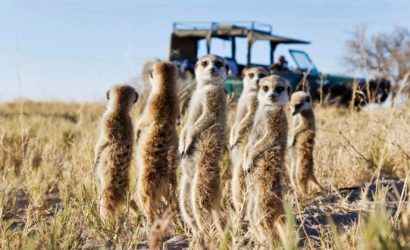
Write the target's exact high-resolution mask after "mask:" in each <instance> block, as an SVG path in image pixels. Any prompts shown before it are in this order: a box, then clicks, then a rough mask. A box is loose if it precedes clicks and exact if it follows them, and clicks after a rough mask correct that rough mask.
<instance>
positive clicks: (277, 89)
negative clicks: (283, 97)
mask: <svg viewBox="0 0 410 250" xmlns="http://www.w3.org/2000/svg"><path fill="white" fill-rule="evenodd" d="M284 90H285V88H284V87H282V86H278V87H276V88H275V92H276V93H282V92H283V91H284Z"/></svg>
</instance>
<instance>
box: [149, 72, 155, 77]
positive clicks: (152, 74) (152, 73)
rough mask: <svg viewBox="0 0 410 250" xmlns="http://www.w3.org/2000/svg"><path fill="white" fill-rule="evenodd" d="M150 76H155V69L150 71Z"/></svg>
mask: <svg viewBox="0 0 410 250" xmlns="http://www.w3.org/2000/svg"><path fill="white" fill-rule="evenodd" d="M149 77H151V78H154V70H151V71H150V72H149Z"/></svg>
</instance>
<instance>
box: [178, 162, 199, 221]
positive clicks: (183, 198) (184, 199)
mask: <svg viewBox="0 0 410 250" xmlns="http://www.w3.org/2000/svg"><path fill="white" fill-rule="evenodd" d="M181 166H182V177H181V181H180V188H179V209H180V212H181V217H182V220H183V221H184V222H185V223H186V224H187V225H188V227H189V228H191V229H195V228H196V226H195V220H194V217H193V213H192V205H191V193H192V178H193V177H192V173H191V171H192V170H193V169H192V168H193V167H194V166H193V163H192V159H183V160H182V161H181Z"/></svg>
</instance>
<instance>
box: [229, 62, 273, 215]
mask: <svg viewBox="0 0 410 250" xmlns="http://www.w3.org/2000/svg"><path fill="white" fill-rule="evenodd" d="M268 75H269V73H268V72H267V71H266V70H265V69H264V68H262V67H253V68H250V69H247V70H246V71H245V72H244V79H243V91H242V94H241V96H240V98H239V100H238V105H237V110H236V115H235V120H234V123H233V125H232V129H231V134H230V142H229V145H230V149H231V161H232V165H233V168H232V169H233V171H232V182H231V191H232V201H233V205H234V208H235V210H236V211H237V212H239V211H241V210H242V207H243V204H244V193H245V176H244V174H243V171H242V156H243V150H244V148H245V145H246V143H247V139H248V136H249V133H250V131H251V129H252V123H253V118H254V117H255V112H256V109H257V107H258V89H259V81H260V80H261V79H262V78H264V77H266V76H268Z"/></svg>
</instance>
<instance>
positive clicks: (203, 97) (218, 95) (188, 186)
mask: <svg viewBox="0 0 410 250" xmlns="http://www.w3.org/2000/svg"><path fill="white" fill-rule="evenodd" d="M227 72H228V66H227V64H226V62H225V60H224V59H223V58H221V57H219V56H215V55H207V56H204V57H202V58H200V59H199V60H198V61H197V63H196V65H195V75H196V81H197V86H196V89H195V91H194V93H193V95H192V99H191V102H190V105H189V111H188V117H187V121H186V123H185V126H184V127H183V128H182V131H181V136H180V143H179V152H180V155H181V157H182V160H181V168H182V175H181V181H180V209H181V213H182V218H183V220H184V221H185V223H187V224H188V226H189V227H190V228H191V229H192V230H193V231H197V230H200V231H202V230H203V229H204V228H205V227H207V225H209V224H207V225H206V222H207V223H208V222H209V221H210V218H209V217H208V218H207V216H208V215H211V213H212V214H215V213H214V212H218V210H219V206H220V202H221V196H222V195H221V190H220V188H221V187H220V182H221V180H220V166H219V161H220V160H221V158H222V153H223V148H224V145H225V136H226V113H227V100H226V94H225V90H224V82H225V80H226V76H227Z"/></svg>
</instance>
